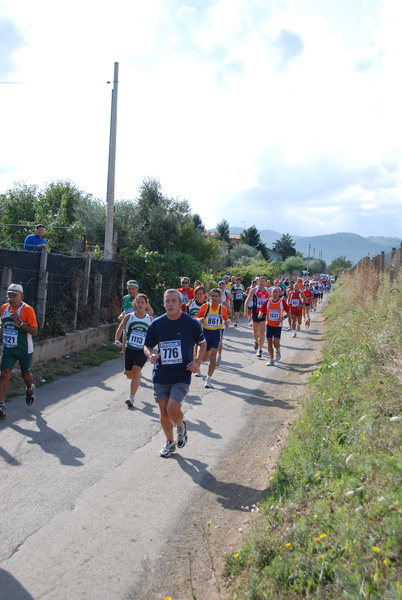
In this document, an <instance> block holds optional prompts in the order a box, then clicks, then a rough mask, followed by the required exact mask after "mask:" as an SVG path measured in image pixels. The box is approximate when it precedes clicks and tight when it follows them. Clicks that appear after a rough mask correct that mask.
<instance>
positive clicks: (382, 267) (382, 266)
mask: <svg viewBox="0 0 402 600" xmlns="http://www.w3.org/2000/svg"><path fill="white" fill-rule="evenodd" d="M384 268H385V251H384V250H381V256H380V270H381V273H384Z"/></svg>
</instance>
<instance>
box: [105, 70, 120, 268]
mask: <svg viewBox="0 0 402 600" xmlns="http://www.w3.org/2000/svg"><path fill="white" fill-rule="evenodd" d="M118 76H119V63H117V62H115V63H114V78H113V90H112V111H111V116H110V140H109V166H108V173H107V206H106V229H105V254H104V256H105V259H106V260H112V259H113V258H114V253H115V248H114V247H113V217H114V180H115V168H116V126H117V90H118V86H119V82H118Z"/></svg>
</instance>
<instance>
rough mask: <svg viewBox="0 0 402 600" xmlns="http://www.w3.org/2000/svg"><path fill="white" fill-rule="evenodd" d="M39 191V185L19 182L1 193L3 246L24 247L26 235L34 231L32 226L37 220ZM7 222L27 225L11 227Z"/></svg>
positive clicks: (0, 232) (0, 222) (0, 230)
mask: <svg viewBox="0 0 402 600" xmlns="http://www.w3.org/2000/svg"><path fill="white" fill-rule="evenodd" d="M37 191H38V186H36V185H28V184H27V183H25V182H19V183H15V184H14V186H13V188H12V189H10V190H8V191H7V192H6V193H5V194H0V227H1V229H0V234H1V245H2V246H3V247H4V246H6V247H10V248H18V249H22V248H23V247H24V239H25V237H26V236H27V235H28V234H29V233H33V230H32V226H33V224H35V223H36V222H37V221H36V208H37V204H38V196H37ZM7 224H10V225H27V227H10V226H9V225H7Z"/></svg>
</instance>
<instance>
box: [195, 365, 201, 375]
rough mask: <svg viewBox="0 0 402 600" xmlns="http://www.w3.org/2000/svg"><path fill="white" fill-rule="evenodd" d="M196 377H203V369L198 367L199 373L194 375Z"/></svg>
mask: <svg viewBox="0 0 402 600" xmlns="http://www.w3.org/2000/svg"><path fill="white" fill-rule="evenodd" d="M194 377H201V367H198V369H197V372H196V373H194Z"/></svg>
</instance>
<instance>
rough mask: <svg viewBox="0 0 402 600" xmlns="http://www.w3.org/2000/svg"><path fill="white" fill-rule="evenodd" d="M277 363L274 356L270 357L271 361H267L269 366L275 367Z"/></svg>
mask: <svg viewBox="0 0 402 600" xmlns="http://www.w3.org/2000/svg"><path fill="white" fill-rule="evenodd" d="M274 364H275V361H274V359H273V358H270V359H269V361H268V362H267V363H266V366H267V367H273V366H274Z"/></svg>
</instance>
